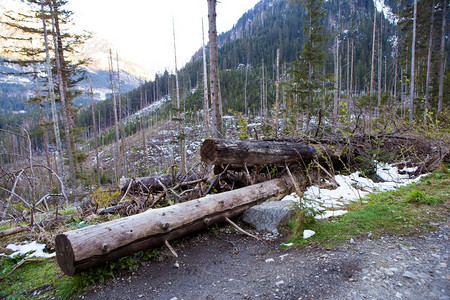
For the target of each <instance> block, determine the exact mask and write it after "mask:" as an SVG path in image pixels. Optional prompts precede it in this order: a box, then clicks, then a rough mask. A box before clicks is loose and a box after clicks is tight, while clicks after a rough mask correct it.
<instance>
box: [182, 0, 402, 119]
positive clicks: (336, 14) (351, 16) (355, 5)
mask: <svg viewBox="0 0 450 300" xmlns="http://www.w3.org/2000/svg"><path fill="white" fill-rule="evenodd" d="M374 2H377V3H378V2H380V1H378V0H375V1H373V0H352V1H342V0H329V1H325V3H324V10H325V11H326V16H325V17H324V19H323V25H324V26H325V29H324V33H326V34H327V38H326V39H325V41H324V45H323V48H324V49H325V50H326V52H327V60H326V63H325V65H324V70H325V72H326V73H328V74H332V73H334V65H335V62H334V53H333V51H334V50H335V49H336V46H335V41H336V40H337V41H338V44H339V60H340V62H339V64H340V65H341V66H342V71H341V73H342V76H340V77H341V78H340V82H339V83H340V84H339V86H340V87H341V88H346V87H347V83H348V82H349V81H350V80H349V79H347V78H349V76H348V73H349V70H348V69H347V66H349V65H350V63H351V61H350V57H349V56H350V49H353V66H354V68H353V87H352V89H353V91H354V92H355V93H356V94H361V93H364V92H365V91H366V90H367V88H368V85H369V79H370V67H371V66H370V53H371V51H372V31H373V15H374V10H375V3H374ZM391 2H392V3H394V1H384V2H383V3H384V5H385V6H386V7H387V6H388V5H389V4H392V3H391ZM218 13H220V12H218ZM391 14H392V11H391ZM304 17H305V8H304V7H303V6H302V5H301V4H300V2H299V1H291V0H261V1H260V2H258V3H257V4H256V5H255V7H254V8H253V9H251V10H249V11H248V12H246V13H245V14H244V15H243V16H242V17H241V18H240V19H239V20H238V21H237V23H236V25H235V26H234V27H233V28H232V29H231V30H229V31H228V32H225V33H223V34H221V35H219V36H218V43H219V68H220V70H221V73H220V85H221V94H222V102H223V105H224V111H228V109H232V110H234V111H240V112H243V111H244V106H245V104H244V100H245V94H246V95H247V102H248V108H249V109H250V110H251V111H252V112H253V113H255V114H256V113H258V110H259V109H260V103H259V102H260V99H261V97H262V94H263V93H262V92H261V82H262V73H263V72H262V65H263V64H264V73H265V79H264V80H265V83H266V85H265V88H266V89H267V91H265V92H264V95H266V96H265V97H267V101H268V104H269V106H270V105H272V104H273V103H274V101H275V90H274V89H275V75H276V68H275V65H276V52H277V49H280V72H281V76H282V77H283V78H284V80H286V79H287V74H286V70H288V69H289V68H290V63H291V62H292V61H294V60H295V59H297V57H298V56H299V54H300V52H301V51H302V49H303V45H304V43H305V34H304V33H303V25H304ZM391 18H392V15H391V16H386V15H383V14H381V13H377V19H378V22H377V23H378V24H379V22H380V19H383V22H382V24H383V25H382V32H381V40H382V47H383V49H382V53H383V55H384V57H383V58H382V60H383V69H384V64H385V65H387V66H388V70H387V72H386V73H385V72H384V71H383V73H382V76H383V82H384V81H386V82H387V83H388V84H389V85H390V86H389V87H388V88H389V89H391V87H392V85H393V80H392V77H393V75H394V68H393V67H392V65H393V64H394V57H393V53H394V46H395V45H396V42H395V41H396V39H395V34H396V25H395V24H394V23H393V22H392V21H391ZM378 24H377V26H379V25H378ZM378 40H379V33H378V32H377V41H378ZM201 53H202V52H201V49H199V50H198V51H197V52H196V53H194V55H193V56H192V59H191V61H190V62H189V63H188V64H186V65H185V66H184V68H182V69H181V70H180V73H179V77H180V78H185V79H183V80H182V81H181V86H183V88H184V89H185V90H186V91H189V90H190V86H197V85H198V84H200V85H201V82H199V80H200V81H201V78H202V75H201V74H202V71H201V55H202V54H201ZM377 60H378V58H377ZM384 60H385V62H384ZM376 63H377V61H376ZM245 66H248V68H245ZM246 77H247V82H248V84H247V85H245V82H246ZM385 79H386V80H385ZM186 83H187V84H186ZM245 87H246V88H247V93H245V92H244V90H245ZM197 90H198V91H199V92H198V95H195V96H193V98H195V97H197V98H196V100H195V101H194V103H196V105H199V104H200V103H201V102H200V101H199V100H198V98H199V97H201V95H200V90H201V89H197ZM188 94H189V93H188V92H187V94H186V95H188ZM191 98H192V97H191ZM197 107H198V106H197Z"/></svg>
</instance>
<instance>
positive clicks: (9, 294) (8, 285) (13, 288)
mask: <svg viewBox="0 0 450 300" xmlns="http://www.w3.org/2000/svg"><path fill="white" fill-rule="evenodd" d="M23 259H24V256H16V257H14V258H9V257H5V256H2V257H0V274H1V275H0V276H2V277H3V276H5V275H7V274H8V273H9V272H10V271H11V270H12V269H13V268H14V267H15V266H16V265H17V264H19V263H20V262H21V261H22V260H23ZM61 275H62V273H61V271H60V270H59V267H58V266H57V264H56V259H55V258H52V259H42V260H41V261H27V262H25V263H24V264H23V265H22V266H20V267H19V268H17V269H16V270H15V271H14V272H12V273H11V274H9V275H7V276H5V278H3V279H2V280H0V298H5V299H49V298H51V296H52V287H53V285H54V284H55V283H56V282H57V281H58V280H59V278H60V277H61Z"/></svg>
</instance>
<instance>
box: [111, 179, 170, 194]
mask: <svg viewBox="0 0 450 300" xmlns="http://www.w3.org/2000/svg"><path fill="white" fill-rule="evenodd" d="M130 182H131V178H125V177H122V178H121V179H120V181H119V189H120V190H121V191H123V192H125V191H126V190H127V189H128V186H129V185H130ZM159 182H161V183H162V184H164V185H165V186H166V187H167V186H171V185H172V184H173V181H172V177H171V176H170V175H163V176H153V177H151V176H149V177H137V178H136V179H135V180H133V182H132V183H131V188H130V193H133V192H136V191H138V190H139V189H143V190H145V191H146V192H154V191H162V190H163V189H164V188H163V186H162V185H161V184H160V183H159ZM142 185H144V186H142Z"/></svg>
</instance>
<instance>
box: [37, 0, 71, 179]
mask: <svg viewBox="0 0 450 300" xmlns="http://www.w3.org/2000/svg"><path fill="white" fill-rule="evenodd" d="M44 3H45V1H44V0H41V14H42V28H43V33H44V45H45V65H46V69H47V80H48V90H49V94H50V103H51V109H52V121H53V131H54V135H55V140H56V151H55V155H56V171H57V172H60V174H61V175H62V177H63V180H64V181H66V175H65V172H64V163H63V159H62V156H61V155H62V143H61V135H60V132H59V124H58V112H57V110H56V103H55V102H56V100H55V98H56V97H55V85H54V83H53V74H52V67H51V64H50V50H49V49H50V48H49V45H48V34H47V24H46V22H45V16H44Z"/></svg>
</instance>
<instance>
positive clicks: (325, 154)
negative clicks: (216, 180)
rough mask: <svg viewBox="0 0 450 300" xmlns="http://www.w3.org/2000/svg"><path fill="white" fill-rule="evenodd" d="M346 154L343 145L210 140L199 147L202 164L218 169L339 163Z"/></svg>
mask: <svg viewBox="0 0 450 300" xmlns="http://www.w3.org/2000/svg"><path fill="white" fill-rule="evenodd" d="M343 153H344V151H343V148H342V147H340V146H328V145H322V144H317V145H305V144H298V143H287V142H268V141H260V140H254V141H247V140H246V141H243V140H225V139H207V140H205V141H204V142H203V144H202V146H201V148H200V155H201V158H202V161H204V162H206V163H208V164H210V165H215V166H219V165H230V166H231V167H232V168H236V167H245V166H247V167H249V166H254V165H264V164H270V165H285V164H289V163H299V164H308V163H309V162H311V161H313V160H314V159H316V158H317V160H318V161H319V162H321V163H323V162H330V161H331V162H333V163H336V162H339V161H340V157H341V156H342V154H343Z"/></svg>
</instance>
